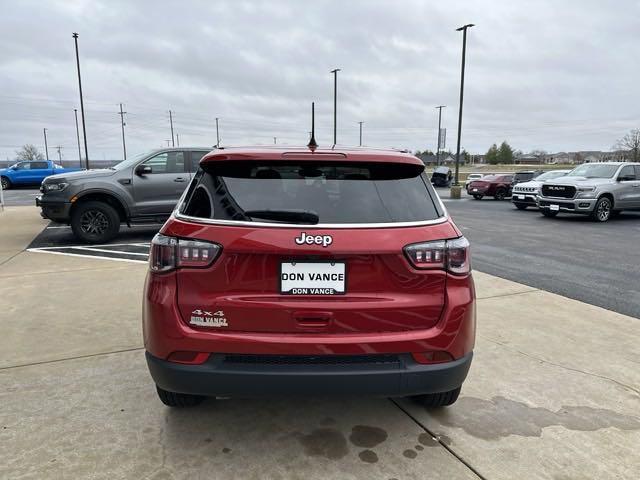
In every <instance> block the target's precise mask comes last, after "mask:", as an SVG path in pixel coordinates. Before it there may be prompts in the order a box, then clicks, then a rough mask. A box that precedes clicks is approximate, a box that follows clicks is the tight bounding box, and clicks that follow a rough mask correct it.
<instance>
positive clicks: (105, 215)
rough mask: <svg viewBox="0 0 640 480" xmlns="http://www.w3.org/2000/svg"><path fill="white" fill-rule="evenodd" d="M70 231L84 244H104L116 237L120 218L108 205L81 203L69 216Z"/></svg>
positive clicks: (90, 202)
mask: <svg viewBox="0 0 640 480" xmlns="http://www.w3.org/2000/svg"><path fill="white" fill-rule="evenodd" d="M71 230H72V231H73V234H74V235H75V236H76V237H77V238H78V239H80V240H81V241H83V242H85V243H105V242H108V241H109V240H111V239H113V238H115V236H116V235H118V232H119V231H120V216H119V215H118V212H116V210H115V208H113V207H112V206H111V205H109V204H108V203H104V202H97V201H89V202H85V203H81V204H80V205H78V206H77V207H76V208H75V209H74V211H73V214H72V215H71Z"/></svg>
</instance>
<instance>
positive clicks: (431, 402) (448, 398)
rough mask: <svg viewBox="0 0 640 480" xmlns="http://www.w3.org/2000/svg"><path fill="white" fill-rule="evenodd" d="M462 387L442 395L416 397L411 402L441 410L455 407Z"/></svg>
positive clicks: (430, 394) (432, 394) (428, 394)
mask: <svg viewBox="0 0 640 480" xmlns="http://www.w3.org/2000/svg"><path fill="white" fill-rule="evenodd" d="M461 388H462V387H458V388H456V389H454V390H450V391H448V392H441V393H427V394H425V395H414V396H413V397H411V400H413V401H414V402H416V403H418V404H420V405H422V406H423V407H426V408H440V407H448V406H449V405H453V404H454V403H456V400H458V396H459V395H460V390H461Z"/></svg>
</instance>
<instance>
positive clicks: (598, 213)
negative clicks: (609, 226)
mask: <svg viewBox="0 0 640 480" xmlns="http://www.w3.org/2000/svg"><path fill="white" fill-rule="evenodd" d="M612 211H613V202H612V201H611V199H610V198H609V197H600V198H599V199H598V201H597V202H596V206H595V207H594V208H593V212H591V219H592V220H594V221H596V222H601V223H602V222H606V221H607V220H609V219H610V218H611V212H612Z"/></svg>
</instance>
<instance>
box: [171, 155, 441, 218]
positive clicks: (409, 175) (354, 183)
mask: <svg viewBox="0 0 640 480" xmlns="http://www.w3.org/2000/svg"><path fill="white" fill-rule="evenodd" d="M204 168H205V170H201V171H200V172H199V173H198V174H197V175H196V177H195V179H194V181H193V183H192V184H191V186H190V188H189V190H188V192H187V196H186V200H185V202H184V203H183V204H182V205H181V207H180V211H181V213H182V214H185V215H189V216H192V217H199V218H207V219H218V220H234V221H244V222H261V223H265V222H266V223H288V224H289V223H293V224H357V223H397V222H419V221H428V220H434V219H437V218H438V217H440V216H442V214H443V212H441V211H440V210H439V208H440V207H439V205H438V204H437V202H436V200H435V195H436V194H435V192H433V190H432V189H431V187H430V186H428V184H429V181H428V180H426V179H425V176H424V173H423V168H422V167H421V166H418V165H407V164H384V163H374V162H372V163H366V162H357V163H351V164H349V163H346V162H311V161H300V162H296V161H293V160H291V161H286V162H266V161H265V162H259V161H257V162H256V161H252V162H241V161H230V162H212V163H211V164H209V165H207V166H205V167H204Z"/></svg>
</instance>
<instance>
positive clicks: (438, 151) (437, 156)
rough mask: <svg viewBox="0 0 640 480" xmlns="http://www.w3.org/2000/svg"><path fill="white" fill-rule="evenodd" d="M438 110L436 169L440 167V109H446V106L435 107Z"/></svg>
mask: <svg viewBox="0 0 640 480" xmlns="http://www.w3.org/2000/svg"><path fill="white" fill-rule="evenodd" d="M436 108H437V109H438V149H437V150H436V167H439V166H440V137H441V136H442V135H441V132H442V129H441V128H440V127H441V125H442V109H443V108H446V105H438V106H437V107H436Z"/></svg>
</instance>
